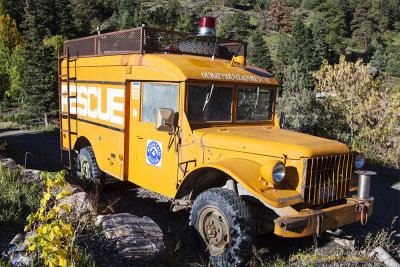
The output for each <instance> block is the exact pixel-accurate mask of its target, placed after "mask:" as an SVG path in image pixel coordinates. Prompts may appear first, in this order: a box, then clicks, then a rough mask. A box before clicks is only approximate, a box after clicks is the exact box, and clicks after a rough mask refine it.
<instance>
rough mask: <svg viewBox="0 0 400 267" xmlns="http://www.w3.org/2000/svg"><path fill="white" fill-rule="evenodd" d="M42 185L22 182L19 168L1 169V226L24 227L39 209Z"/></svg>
mask: <svg viewBox="0 0 400 267" xmlns="http://www.w3.org/2000/svg"><path fill="white" fill-rule="evenodd" d="M41 192H42V185H39V184H28V183H25V182H23V181H22V176H21V171H20V170H19V169H17V168H7V167H0V225H4V226H8V225H13V226H17V225H18V226H23V225H24V224H25V222H26V221H25V218H26V217H27V216H28V215H29V214H30V213H31V212H33V211H35V210H37V209H38V208H39V198H40V196H41Z"/></svg>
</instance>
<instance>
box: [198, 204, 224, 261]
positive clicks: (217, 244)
mask: <svg viewBox="0 0 400 267" xmlns="http://www.w3.org/2000/svg"><path fill="white" fill-rule="evenodd" d="M199 232H200V235H201V237H202V238H203V240H204V242H205V243H206V245H207V249H208V250H209V252H210V254H211V255H214V256H218V255H221V254H222V253H224V252H225V251H226V248H227V247H228V244H229V240H230V234H229V225H228V222H227V220H226V218H225V216H224V214H223V213H222V212H221V211H220V210H218V209H217V208H212V207H209V208H206V209H204V210H203V211H202V212H201V213H200V216H199Z"/></svg>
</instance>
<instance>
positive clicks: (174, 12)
mask: <svg viewBox="0 0 400 267" xmlns="http://www.w3.org/2000/svg"><path fill="white" fill-rule="evenodd" d="M182 14H183V8H182V5H181V4H180V2H179V1H178V0H171V1H168V3H167V5H166V6H165V7H157V8H156V9H155V10H154V11H152V12H151V13H150V14H148V16H147V19H146V20H145V21H146V22H147V23H148V24H150V26H152V27H155V28H162V29H166V30H175V29H176V28H177V27H178V26H179V22H180V21H181V19H182Z"/></svg>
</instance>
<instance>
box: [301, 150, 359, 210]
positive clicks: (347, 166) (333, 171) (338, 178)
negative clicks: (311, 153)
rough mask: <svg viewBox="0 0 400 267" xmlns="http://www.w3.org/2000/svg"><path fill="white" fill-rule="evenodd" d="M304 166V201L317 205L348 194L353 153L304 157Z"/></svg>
mask: <svg viewBox="0 0 400 267" xmlns="http://www.w3.org/2000/svg"><path fill="white" fill-rule="evenodd" d="M304 167H305V168H304V171H305V173H304V174H303V179H304V180H303V190H302V192H303V198H304V201H306V202H308V203H310V204H313V205H314V204H315V205H318V204H324V203H327V202H330V201H334V200H338V199H342V198H344V197H346V196H347V195H348V193H349V184H350V179H351V174H352V172H353V154H340V155H331V156H324V157H315V158H309V159H305V166H304Z"/></svg>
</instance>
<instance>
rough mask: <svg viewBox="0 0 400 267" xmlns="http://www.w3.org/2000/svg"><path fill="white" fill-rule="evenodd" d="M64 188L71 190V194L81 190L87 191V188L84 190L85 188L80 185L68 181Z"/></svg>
mask: <svg viewBox="0 0 400 267" xmlns="http://www.w3.org/2000/svg"><path fill="white" fill-rule="evenodd" d="M62 190H66V191H69V192H71V194H76V193H79V192H85V190H83V188H82V187H80V186H79V185H76V184H70V183H67V184H66V185H65V186H64V188H63V189H62Z"/></svg>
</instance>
